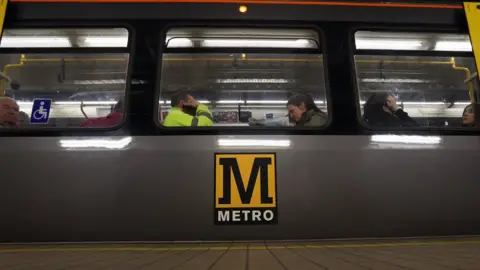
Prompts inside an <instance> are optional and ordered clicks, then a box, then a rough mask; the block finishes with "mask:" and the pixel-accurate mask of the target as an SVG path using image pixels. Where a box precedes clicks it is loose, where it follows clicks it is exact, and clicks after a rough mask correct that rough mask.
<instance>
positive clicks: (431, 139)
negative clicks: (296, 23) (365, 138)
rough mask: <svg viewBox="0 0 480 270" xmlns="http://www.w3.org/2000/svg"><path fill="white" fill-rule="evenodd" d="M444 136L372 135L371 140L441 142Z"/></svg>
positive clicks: (412, 142)
mask: <svg viewBox="0 0 480 270" xmlns="http://www.w3.org/2000/svg"><path fill="white" fill-rule="evenodd" d="M441 140H442V138H440V137H438V136H417V135H412V136H410V135H372V138H371V141H372V142H377V143H404V144H439V143H440V141H441Z"/></svg>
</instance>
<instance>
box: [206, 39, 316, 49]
mask: <svg viewBox="0 0 480 270" xmlns="http://www.w3.org/2000/svg"><path fill="white" fill-rule="evenodd" d="M202 45H203V47H249V48H262V47H263V48H307V47H309V45H310V41H309V40H307V39H297V40H272V39H206V40H204V41H203V44H202Z"/></svg>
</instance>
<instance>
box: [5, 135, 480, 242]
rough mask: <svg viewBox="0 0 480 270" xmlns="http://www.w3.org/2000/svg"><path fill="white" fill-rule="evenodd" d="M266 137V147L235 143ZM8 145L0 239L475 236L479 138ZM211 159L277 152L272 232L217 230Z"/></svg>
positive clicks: (263, 228)
mask: <svg viewBox="0 0 480 270" xmlns="http://www.w3.org/2000/svg"><path fill="white" fill-rule="evenodd" d="M219 140H223V141H219ZM225 140H226V141H225ZM249 140H250V141H249ZM252 140H253V141H252ZM262 140H267V141H268V142H269V143H268V144H269V145H270V146H268V145H264V146H261V145H257V146H255V147H252V146H248V145H245V144H243V145H244V146H240V145H242V142H250V143H251V142H255V141H257V142H259V141H260V142H261V141H262ZM2 141H3V142H4V143H2V155H3V157H4V158H2V162H1V163H0V171H1V172H2V180H1V181H0V205H1V207H0V217H1V222H0V240H1V241H2V242H10V241H14V242H22V241H28V242H30V241H89V240H91V241H109V240H116V241H121V240H136V241H141V240H144V241H166V240H263V239H318V238H344V237H387V236H416V235H461V234H475V233H479V229H478V228H480V217H479V216H478V214H477V212H478V211H477V209H478V208H479V207H480V200H478V194H479V193H480V182H479V181H477V180H478V177H477V174H476V169H477V166H478V160H479V159H480V151H479V149H480V141H479V139H478V138H477V137H472V136H447V137H435V136H426V137H422V136H410V137H405V136H393V135H392V136H389V135H384V136H380V137H378V136H255V137H254V138H253V137H248V136H229V137H222V136H160V137H152V136H146V137H110V138H102V137H91V138H87V137H44V138H33V137H31V138H13V137H11V138H3V139H2ZM225 142H227V143H225ZM228 142H233V144H232V143H230V144H228ZM235 142H236V143H235ZM275 142H281V143H280V144H278V145H276V146H275ZM235 144H236V145H237V146H235ZM247 144H248V143H247ZM272 145H273V146H272ZM215 153H275V155H276V160H275V162H276V164H275V165H276V182H277V183H276V189H277V191H276V192H277V193H276V203H277V205H276V206H277V211H278V212H277V214H278V216H277V219H278V220H277V221H278V223H277V225H215V222H214V218H215V216H214V212H215V211H214V207H215V199H214V197H215V194H214V193H215V183H214V181H215V160H214V155H215ZM242 178H244V179H245V178H247V175H245V174H243V172H242Z"/></svg>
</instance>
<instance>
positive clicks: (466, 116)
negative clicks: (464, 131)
mask: <svg viewBox="0 0 480 270" xmlns="http://www.w3.org/2000/svg"><path fill="white" fill-rule="evenodd" d="M474 122H475V111H474V106H473V104H470V105H468V106H467V107H465V109H464V110H463V114H462V124H463V125H468V126H470V125H473V124H474Z"/></svg>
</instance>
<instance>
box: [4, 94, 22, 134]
mask: <svg viewBox="0 0 480 270" xmlns="http://www.w3.org/2000/svg"><path fill="white" fill-rule="evenodd" d="M18 111H19V108H18V104H17V102H15V100H13V99H12V98H9V97H0V128H15V127H18V124H19V118H18Z"/></svg>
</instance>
